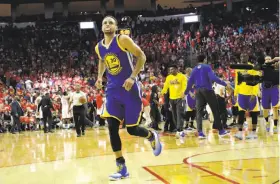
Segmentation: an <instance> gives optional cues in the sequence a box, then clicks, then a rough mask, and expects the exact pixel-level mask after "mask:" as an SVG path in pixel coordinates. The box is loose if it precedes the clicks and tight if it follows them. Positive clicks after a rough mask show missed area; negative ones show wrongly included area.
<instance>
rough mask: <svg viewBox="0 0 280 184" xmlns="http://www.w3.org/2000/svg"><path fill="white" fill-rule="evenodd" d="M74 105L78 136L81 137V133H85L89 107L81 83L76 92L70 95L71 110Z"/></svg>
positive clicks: (76, 87)
mask: <svg viewBox="0 0 280 184" xmlns="http://www.w3.org/2000/svg"><path fill="white" fill-rule="evenodd" d="M72 105H73V116H74V121H75V128H76V132H77V137H81V133H82V135H85V124H86V123H85V119H86V112H87V108H88V107H87V97H86V94H85V93H84V92H82V91H81V86H80V85H79V84H77V85H76V86H75V92H74V93H72V96H71V97H70V104H69V106H70V110H71V106H72Z"/></svg>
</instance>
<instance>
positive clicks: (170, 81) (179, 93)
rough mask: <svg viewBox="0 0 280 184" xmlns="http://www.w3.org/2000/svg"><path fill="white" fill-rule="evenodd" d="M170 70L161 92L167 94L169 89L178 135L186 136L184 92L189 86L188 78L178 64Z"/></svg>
mask: <svg viewBox="0 0 280 184" xmlns="http://www.w3.org/2000/svg"><path fill="white" fill-rule="evenodd" d="M169 70H170V74H169V75H168V76H167V77H166V80H165V83H164V86H163V89H162V91H161V94H162V95H163V94H166V93H167V91H168V89H169V98H170V104H171V108H172V116H173V120H174V123H175V125H176V129H177V133H176V137H177V138H178V137H179V136H181V137H184V136H185V134H184V132H183V126H184V119H183V116H182V115H183V113H184V106H185V100H184V97H185V94H184V92H185V90H186V87H187V78H186V76H185V75H184V74H182V73H181V72H178V68H177V66H176V65H171V66H170V68H169Z"/></svg>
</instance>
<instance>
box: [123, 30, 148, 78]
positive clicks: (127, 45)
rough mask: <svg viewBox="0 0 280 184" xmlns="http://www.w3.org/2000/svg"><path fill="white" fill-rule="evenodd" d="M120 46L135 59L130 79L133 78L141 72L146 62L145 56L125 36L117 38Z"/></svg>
mask: <svg viewBox="0 0 280 184" xmlns="http://www.w3.org/2000/svg"><path fill="white" fill-rule="evenodd" d="M119 42H120V45H121V46H122V47H123V48H125V49H126V50H127V51H128V52H130V53H131V54H133V55H134V56H135V57H136V58H137V62H136V66H135V68H134V70H133V71H132V74H131V77H133V78H135V77H137V75H138V74H139V72H140V71H141V70H142V68H143V66H144V64H145V62H146V55H145V54H144V52H143V51H142V50H141V49H140V47H139V46H138V45H137V44H135V43H134V42H133V40H132V39H131V38H130V37H129V36H126V35H120V36H119Z"/></svg>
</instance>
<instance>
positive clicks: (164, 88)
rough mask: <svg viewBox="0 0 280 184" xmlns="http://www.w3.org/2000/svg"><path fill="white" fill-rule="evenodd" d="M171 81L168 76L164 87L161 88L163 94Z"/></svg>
mask: <svg viewBox="0 0 280 184" xmlns="http://www.w3.org/2000/svg"><path fill="white" fill-rule="evenodd" d="M169 81H170V78H169V77H168V76H167V77H166V79H165V82H164V85H163V89H162V90H161V95H164V94H166V93H167V90H168V88H169V83H170V82H169Z"/></svg>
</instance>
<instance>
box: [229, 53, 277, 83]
mask: <svg viewBox="0 0 280 184" xmlns="http://www.w3.org/2000/svg"><path fill="white" fill-rule="evenodd" d="M264 61H265V59H264V57H263V56H261V57H259V58H258V59H257V65H256V66H253V65H249V64H233V65H230V68H231V69H240V70H256V71H262V76H258V75H250V74H244V73H241V72H238V77H237V81H238V85H239V84H241V83H242V82H245V83H246V85H249V86H255V85H257V84H259V83H264V84H265V85H266V87H267V88H269V87H271V86H274V85H279V70H275V68H274V66H273V64H274V63H275V62H270V63H265V62H264Z"/></svg>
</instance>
